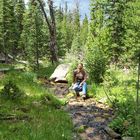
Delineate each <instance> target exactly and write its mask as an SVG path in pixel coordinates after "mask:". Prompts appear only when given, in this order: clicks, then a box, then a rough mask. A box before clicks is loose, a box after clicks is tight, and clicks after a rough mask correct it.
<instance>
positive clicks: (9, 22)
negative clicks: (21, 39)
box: [0, 0, 16, 62]
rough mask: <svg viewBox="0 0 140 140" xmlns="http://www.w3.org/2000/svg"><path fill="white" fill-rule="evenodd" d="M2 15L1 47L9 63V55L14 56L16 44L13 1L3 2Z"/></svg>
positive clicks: (0, 27)
mask: <svg viewBox="0 0 140 140" xmlns="http://www.w3.org/2000/svg"><path fill="white" fill-rule="evenodd" d="M0 7H1V10H0V11H1V12H0V13H1V14H0V25H1V26H0V32H1V33H0V40H1V43H0V46H1V50H2V52H3V53H4V54H5V60H6V62H8V54H12V51H13V49H14V47H15V42H16V38H15V36H16V22H15V14H14V3H13V1H11V0H3V1H2V0H1V6H0Z"/></svg>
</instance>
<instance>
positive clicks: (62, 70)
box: [50, 64, 70, 82]
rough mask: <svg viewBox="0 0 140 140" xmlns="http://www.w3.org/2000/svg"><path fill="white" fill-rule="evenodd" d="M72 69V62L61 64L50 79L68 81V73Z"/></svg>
mask: <svg viewBox="0 0 140 140" xmlns="http://www.w3.org/2000/svg"><path fill="white" fill-rule="evenodd" d="M69 69H70V64H60V65H59V66H57V68H56V69H55V71H54V73H53V74H52V75H51V77H50V80H51V81H54V82H68V81H67V79H66V75H67V74H68V72H69Z"/></svg>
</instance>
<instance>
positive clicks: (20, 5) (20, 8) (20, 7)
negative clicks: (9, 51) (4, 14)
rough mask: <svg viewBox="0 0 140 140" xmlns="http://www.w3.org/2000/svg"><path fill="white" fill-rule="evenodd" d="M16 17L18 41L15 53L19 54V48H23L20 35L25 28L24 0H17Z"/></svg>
mask: <svg viewBox="0 0 140 140" xmlns="http://www.w3.org/2000/svg"><path fill="white" fill-rule="evenodd" d="M14 11H15V18H16V43H15V50H14V53H15V55H16V54H19V51H18V50H21V49H22V48H19V41H20V36H21V33H22V30H23V23H22V22H23V14H24V11H25V4H24V0H16V4H15V8H14Z"/></svg>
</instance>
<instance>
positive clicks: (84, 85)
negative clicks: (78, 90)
mask: <svg viewBox="0 0 140 140" xmlns="http://www.w3.org/2000/svg"><path fill="white" fill-rule="evenodd" d="M82 93H83V95H84V96H86V94H87V83H86V82H84V83H83V85H82Z"/></svg>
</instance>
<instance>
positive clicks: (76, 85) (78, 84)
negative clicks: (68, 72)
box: [73, 63, 87, 99]
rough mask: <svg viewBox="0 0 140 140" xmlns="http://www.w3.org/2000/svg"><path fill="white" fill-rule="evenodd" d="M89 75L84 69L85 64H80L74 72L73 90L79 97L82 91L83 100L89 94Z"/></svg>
mask: <svg viewBox="0 0 140 140" xmlns="http://www.w3.org/2000/svg"><path fill="white" fill-rule="evenodd" d="M86 79H87V74H86V72H85V70H84V69H83V64H82V63H80V64H78V67H77V69H76V70H74V72H73V89H74V90H75V92H76V94H77V96H78V95H79V92H81V91H82V98H83V99H85V98H86V94H87V84H86Z"/></svg>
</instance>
